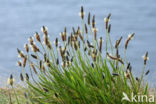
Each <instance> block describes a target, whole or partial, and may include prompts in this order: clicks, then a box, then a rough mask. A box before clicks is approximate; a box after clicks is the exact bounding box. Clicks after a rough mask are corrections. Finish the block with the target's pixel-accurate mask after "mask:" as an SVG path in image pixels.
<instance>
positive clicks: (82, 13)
mask: <svg viewBox="0 0 156 104" xmlns="http://www.w3.org/2000/svg"><path fill="white" fill-rule="evenodd" d="M80 17H81V19H84V9H83V6H81V12H80Z"/></svg>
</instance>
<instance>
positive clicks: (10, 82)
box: [8, 74, 15, 86]
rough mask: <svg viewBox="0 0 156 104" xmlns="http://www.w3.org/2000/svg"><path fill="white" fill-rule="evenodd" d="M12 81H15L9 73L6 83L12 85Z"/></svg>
mask: <svg viewBox="0 0 156 104" xmlns="http://www.w3.org/2000/svg"><path fill="white" fill-rule="evenodd" d="M14 81H15V80H14V78H13V75H12V74H11V75H10V78H8V84H9V85H11V86H13V84H14Z"/></svg>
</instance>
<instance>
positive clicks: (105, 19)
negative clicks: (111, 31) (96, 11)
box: [104, 13, 111, 29]
mask: <svg viewBox="0 0 156 104" xmlns="http://www.w3.org/2000/svg"><path fill="white" fill-rule="evenodd" d="M110 16H111V14H110V13H109V14H108V16H107V17H106V18H104V22H105V27H106V29H108V22H109V21H110Z"/></svg>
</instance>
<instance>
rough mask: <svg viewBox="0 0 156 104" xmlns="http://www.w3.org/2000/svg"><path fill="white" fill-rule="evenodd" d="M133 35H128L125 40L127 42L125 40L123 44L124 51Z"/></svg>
mask: <svg viewBox="0 0 156 104" xmlns="http://www.w3.org/2000/svg"><path fill="white" fill-rule="evenodd" d="M134 34H135V33H133V34H130V35H128V38H127V40H126V42H125V49H127V46H128V43H129V41H130V40H131V39H132V38H133V37H134Z"/></svg>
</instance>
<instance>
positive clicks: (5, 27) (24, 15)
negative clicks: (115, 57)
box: [0, 0, 156, 87]
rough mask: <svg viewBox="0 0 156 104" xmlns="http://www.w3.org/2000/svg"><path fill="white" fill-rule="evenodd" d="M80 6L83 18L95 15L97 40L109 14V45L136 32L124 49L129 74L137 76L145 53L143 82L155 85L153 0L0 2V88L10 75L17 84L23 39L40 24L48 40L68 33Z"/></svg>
mask: <svg viewBox="0 0 156 104" xmlns="http://www.w3.org/2000/svg"><path fill="white" fill-rule="evenodd" d="M82 5H83V6H84V10H85V13H86V15H87V14H88V12H91V14H95V15H96V23H97V27H98V29H99V32H98V37H99V36H103V37H104V35H105V34H104V33H105V32H104V28H105V25H104V18H105V17H106V16H107V15H108V13H111V14H112V16H111V21H110V23H111V24H112V31H111V37H112V41H113V44H115V40H116V39H118V38H119V37H120V36H123V40H124V41H122V44H124V42H125V39H126V38H127V36H128V34H130V33H133V32H135V33H136V34H135V38H134V39H133V40H132V41H131V42H130V44H129V47H128V52H127V54H128V60H129V61H130V62H131V63H132V67H133V73H134V74H136V76H139V75H140V74H141V71H142V67H143V59H142V56H143V55H144V54H145V52H146V51H148V52H149V58H150V60H149V61H148V63H147V69H150V73H149V75H148V76H146V77H145V81H148V82H149V83H150V85H154V86H156V81H155V80H156V55H155V54H156V46H155V45H156V12H155V10H156V0H0V87H3V86H6V84H7V78H8V77H9V76H10V74H13V75H14V76H16V79H17V82H18V79H19V73H20V72H22V70H21V69H19V67H17V66H16V61H17V60H18V58H17V50H16V48H20V49H23V44H25V43H26V42H27V39H28V38H29V37H30V36H32V35H33V34H34V32H36V31H38V32H40V28H41V26H43V25H45V26H47V27H48V31H49V34H50V38H51V40H54V39H55V38H56V36H57V37H58V36H59V33H60V32H62V31H63V30H64V27H65V26H66V27H67V29H68V31H69V30H71V27H72V26H74V27H77V26H78V25H80V24H81V19H80V17H79V16H78V13H79V11H80V7H81V6H82ZM120 47H121V48H123V47H124V46H123V45H121V46H120ZM147 69H146V70H147Z"/></svg>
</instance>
